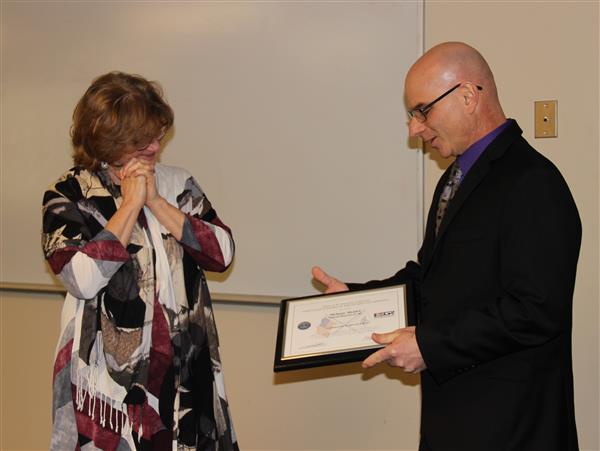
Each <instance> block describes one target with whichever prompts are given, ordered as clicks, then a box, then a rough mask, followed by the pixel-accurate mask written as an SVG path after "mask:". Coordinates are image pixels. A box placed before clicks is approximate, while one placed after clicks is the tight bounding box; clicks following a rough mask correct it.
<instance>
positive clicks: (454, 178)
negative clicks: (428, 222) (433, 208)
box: [435, 160, 462, 236]
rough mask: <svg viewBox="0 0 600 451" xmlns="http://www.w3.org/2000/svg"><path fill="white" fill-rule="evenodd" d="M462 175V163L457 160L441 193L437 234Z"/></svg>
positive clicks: (437, 217) (436, 220)
mask: <svg viewBox="0 0 600 451" xmlns="http://www.w3.org/2000/svg"><path fill="white" fill-rule="evenodd" d="M461 177H462V171H461V170H460V165H459V164H458V160H455V161H454V163H453V164H452V168H451V169H450V175H449V176H448V181H447V182H446V185H444V189H443V191H442V194H441V195H440V200H439V201H438V209H437V215H436V216H435V234H436V236H437V234H438V230H439V229H440V224H441V223H442V219H443V218H444V214H445V213H446V209H447V208H448V204H449V203H450V201H451V200H452V198H453V197H454V194H456V191H457V190H458V185H460V178H461Z"/></svg>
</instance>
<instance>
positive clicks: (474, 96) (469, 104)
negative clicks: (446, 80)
mask: <svg viewBox="0 0 600 451" xmlns="http://www.w3.org/2000/svg"><path fill="white" fill-rule="evenodd" d="M460 95H461V96H462V100H463V102H464V105H465V109H466V111H467V113H469V114H473V113H474V112H475V108H477V104H478V103H479V88H477V85H476V84H474V83H471V82H467V83H464V84H463V85H462V86H461V87H460Z"/></svg>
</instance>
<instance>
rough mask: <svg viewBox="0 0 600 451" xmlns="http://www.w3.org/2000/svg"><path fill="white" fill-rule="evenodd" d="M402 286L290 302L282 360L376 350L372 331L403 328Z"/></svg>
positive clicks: (404, 293)
mask: <svg viewBox="0 0 600 451" xmlns="http://www.w3.org/2000/svg"><path fill="white" fill-rule="evenodd" d="M405 297H406V292H405V287H404V286H396V287H390V288H381V289H377V290H367V291H355V292H344V293H336V294H332V295H326V296H315V297H312V298H301V299H297V300H291V301H289V302H288V305H287V315H286V322H285V330H284V340H283V347H282V355H281V360H283V361H285V360H289V359H298V358H305V357H310V356H314V355H319V354H332V353H340V352H348V351H356V350H362V349H370V348H379V347H381V345H380V344H378V343H376V342H374V341H373V340H372V339H371V334H372V333H373V332H391V331H393V330H396V329H398V328H401V327H405V325H406V319H405V312H404V306H405Z"/></svg>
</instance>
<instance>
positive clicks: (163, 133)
mask: <svg viewBox="0 0 600 451" xmlns="http://www.w3.org/2000/svg"><path fill="white" fill-rule="evenodd" d="M166 134H167V131H166V130H161V132H160V134H159V135H158V136H157V137H156V138H154V139H153V140H151V141H150V142H149V143H147V144H144V145H143V146H141V147H138V148H137V149H136V151H138V152H142V151H144V150H146V149H147V148H148V147H149V146H150V144H152V143H153V142H154V141H162V139H163V138H164V137H165V135H166Z"/></svg>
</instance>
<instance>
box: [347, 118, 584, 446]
mask: <svg viewBox="0 0 600 451" xmlns="http://www.w3.org/2000/svg"><path fill="white" fill-rule="evenodd" d="M521 133H522V131H521V129H520V128H519V126H518V125H517V124H516V122H514V121H511V124H510V125H509V126H508V128H507V129H505V130H504V131H503V132H502V133H501V134H500V135H499V136H498V137H497V138H496V139H495V140H494V141H493V142H492V143H491V144H490V145H489V147H488V148H487V149H486V150H485V151H484V153H483V154H482V155H481V156H480V157H479V159H478V160H477V162H476V163H475V164H474V166H473V167H472V168H471V170H470V171H469V172H468V173H467V175H466V176H465V178H464V180H463V181H462V183H461V185H460V187H459V189H458V191H457V193H456V195H455V197H454V199H453V200H452V201H451V202H450V204H449V206H448V209H447V211H446V215H445V216H444V219H443V221H442V224H441V226H440V230H439V234H438V236H437V237H436V236H435V231H434V228H435V214H436V210H437V202H438V199H439V196H440V193H441V191H442V188H443V186H444V184H445V183H446V180H447V178H448V174H449V171H446V173H444V175H443V176H442V178H441V179H440V181H439V182H438V186H437V188H436V191H435V194H434V197H433V202H432V206H431V209H430V211H429V217H428V220H427V229H426V232H425V238H424V242H423V246H422V248H421V250H420V251H419V263H418V264H417V263H414V262H409V264H408V265H407V266H406V268H404V269H402V270H401V271H399V272H398V273H397V274H396V275H394V276H393V277H391V278H389V279H386V280H381V281H371V282H368V283H366V284H360V285H357V284H350V288H351V289H362V288H371V287H378V286H386V285H392V284H396V283H403V282H405V281H408V280H410V281H413V282H414V284H415V285H416V287H417V290H416V291H417V296H416V300H415V302H416V306H415V307H416V311H417V312H418V316H417V320H416V321H417V325H416V326H417V327H416V336H417V342H418V344H419V348H420V350H421V353H422V355H423V358H424V360H425V363H426V365H427V370H425V371H424V372H422V373H421V386H422V409H421V440H422V445H421V446H422V449H431V451H470V450H472V451H496V450H497V451H508V450H515V451H517V450H518V451H573V450H577V449H578V444H577V432H576V427H575V416H574V404H573V376H572V359H571V318H572V297H573V287H574V283H575V272H576V265H577V259H578V255H579V247H580V242H581V223H580V220H579V215H578V213H577V208H576V206H575V203H574V201H573V198H572V196H571V193H570V192H569V189H568V187H567V185H566V183H565V181H564V179H563V178H562V176H561V174H560V173H559V171H558V170H557V169H556V167H555V166H554V165H553V164H552V163H551V162H550V161H548V160H547V159H546V158H545V157H543V156H542V155H541V154H539V153H538V152H536V151H535V150H534V149H533V148H532V147H531V146H530V145H529V144H528V143H527V142H526V141H525V140H524V139H523V138H522V136H521Z"/></svg>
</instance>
